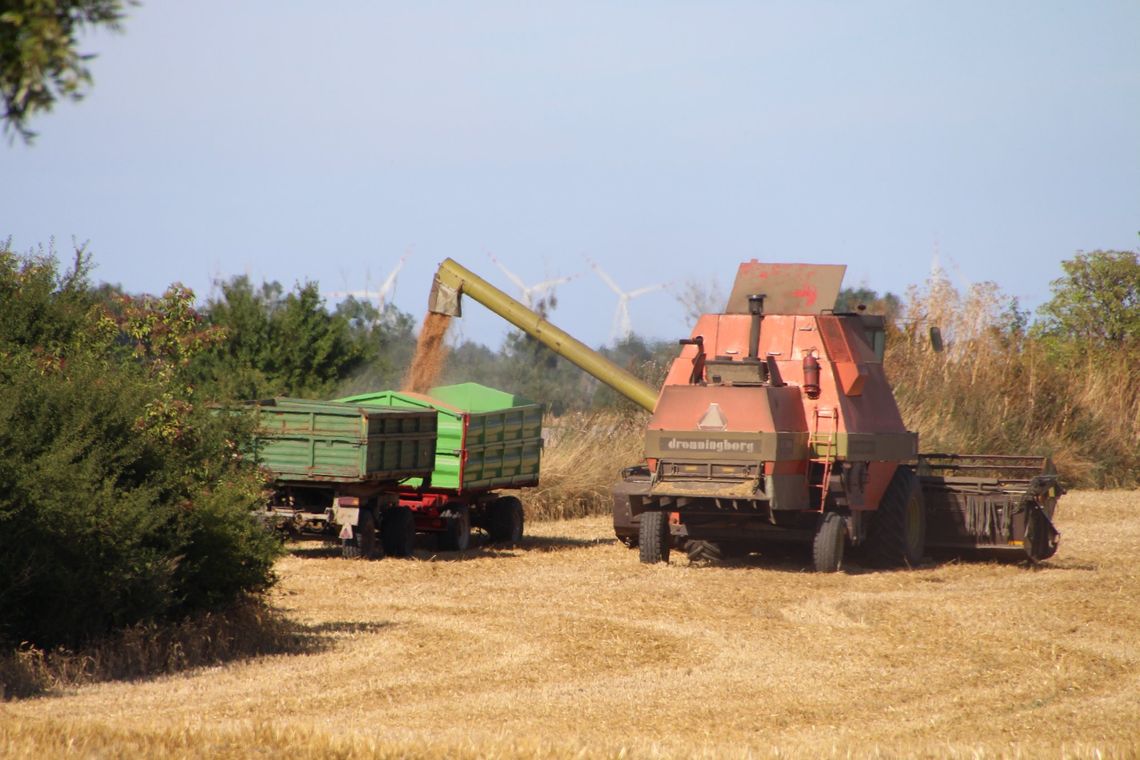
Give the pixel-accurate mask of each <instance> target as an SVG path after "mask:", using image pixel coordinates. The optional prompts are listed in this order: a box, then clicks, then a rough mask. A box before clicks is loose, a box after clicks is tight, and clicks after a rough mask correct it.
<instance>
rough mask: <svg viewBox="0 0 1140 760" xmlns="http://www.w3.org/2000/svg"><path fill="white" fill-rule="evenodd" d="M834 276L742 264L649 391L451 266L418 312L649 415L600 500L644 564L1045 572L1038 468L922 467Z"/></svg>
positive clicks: (924, 458)
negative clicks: (782, 544)
mask: <svg viewBox="0 0 1140 760" xmlns="http://www.w3.org/2000/svg"><path fill="white" fill-rule="evenodd" d="M845 269H846V267H844V266H834V265H810V264H762V263H759V262H757V261H755V260H753V261H751V262H747V263H744V264H741V266H740V269H739V271H738V273H737V276H736V281H735V283H734V285H733V289H732V294H731V295H730V296H729V299H728V304H727V306H726V308H725V310H724V313H721V314H705V315H704V316H702V317H701V318H700V319H699V320H698V321H697V325H696V327H695V328H694V329H693V331H692V334H691V335H690V337H688V338H685V339H683V340H681V341H680V344H681V346H682V348H681V351H680V355H679V356H678V357H677V359H675V360H674V362H673V365H672V368H671V369H670V371H669V374H668V376H667V377H666V380H665V384H664V386H663V387H662V388H661V390H660V391H657V390H654V389H653V388H651V387H650V386H649V385H647V384H646V383H644V382H642V381H641V380H639V379H637V378H636V377H634V376H633V375H631V374H630V373H628V372H626V371H625V370H623V369H621V368H620V367H618V366H616V365H615V364H613V363H612V362H610V361H609V360H608V359H606V358H605V357H603V356H602V355H600V354H598V353H597V352H595V351H593V350H591V349H590V348H588V347H587V346H585V345H584V344H582V343H581V342H579V341H577V340H575V339H574V338H572V337H571V336H569V335H568V334H566V333H565V332H563V331H562V330H560V329H558V328H557V327H555V326H554V325H552V324H550V323H549V322H547V321H546V320H545V319H543V318H542V317H541V316H540V315H538V314H535V313H534V312H532V311H531V310H529V309H527V308H526V307H525V306H523V304H521V303H519V302H518V301H516V300H514V299H512V298H511V297H510V296H508V295H506V294H505V293H503V292H502V291H500V290H498V289H497V288H495V287H494V286H492V285H490V284H489V283H487V282H486V281H485V280H483V279H481V278H480V277H478V276H477V275H475V274H474V273H472V272H470V271H468V270H467V269H465V268H463V267H462V266H460V265H459V264H457V263H456V262H455V261H453V260H451V259H447V260H445V261H444V262H443V263H442V264H441V265H440V267H439V270H438V272H437V273H436V277H435V281H434V283H433V285H432V290H431V296H430V298H429V304H428V308H429V310H430V311H432V312H435V313H439V314H446V315H450V316H459V315H460V301H461V297H462V296H464V295H466V296H468V297H470V298H473V299H475V300H476V301H478V302H479V303H481V304H483V305H484V306H486V307H488V308H489V309H490V310H491V311H493V312H495V313H496V314H498V315H499V316H501V317H503V318H504V319H506V320H507V321H508V322H510V323H512V324H513V325H515V326H516V327H519V328H520V329H522V330H523V331H525V332H526V333H528V334H529V335H531V336H533V337H534V338H536V339H537V340H539V341H541V342H542V343H543V344H545V345H546V346H548V347H549V348H550V349H551V350H553V351H554V352H556V353H558V354H559V355H561V356H563V357H565V358H567V359H569V360H570V361H571V362H573V363H575V364H576V365H578V366H579V367H581V368H582V369H583V370H585V371H586V372H588V373H590V374H591V375H593V376H594V377H596V378H598V379H599V380H601V381H602V382H604V383H606V384H608V385H609V386H611V387H612V388H614V389H615V390H616V391H618V392H620V393H622V394H624V395H625V396H627V397H628V398H630V399H631V400H633V401H634V402H636V403H637V404H639V405H640V406H642V407H644V408H645V409H646V410H648V411H649V412H651V413H652V416H651V418H650V420H649V424H648V428H647V430H646V438H645V461H644V462H643V463H641V464H638V465H635V466H632V467H628V468H626V469H625V470H624V471H623V472H622V477H621V480H620V481H619V482H618V483H617V484H616V485H615V486H614V488H613V497H614V531H615V533H616V534H617V536H618V538H620V539H621V540H622V541H624V542H625V543H626V544H627V545H629V546H631V547H634V546H636V547H638V548H639V551H640V557H641V561H642V562H646V563H653V562H667V561H668V559H669V554H670V549H671V548H673V547H681V548H684V549H685V550H686V551H687V552H688V553H689V555H690V556H691V557H693V558H694V559H715V558H717V557H719V556H723V555H724V554H726V553H737V552H740V553H745V552H748V551H751V550H753V549H756V548H759V547H760V546H761V545H762V544H763V543H764V542H767V541H800V542H803V543H804V544H810V545H811V547H812V558H813V563H814V565H815V568H816V569H817V570H819V571H821V572H833V571H835V570H838V569H839V568H840V567H841V565H842V563H843V558H844V552H845V549H846V547H848V546H850V547H854V548H858V549H861V550H862V551H863V554H864V556H865V557H866V559H867V560H869V561H870V562H871V563H872V564H876V565H879V566H885V567H892V566H903V565H914V564H917V563H918V562H919V561H920V560H921V559H922V557H923V555H924V553H925V551H926V549H927V548H928V547H929V548H944V549H949V550H955V551H962V550H986V551H990V552H998V553H1003V554H1006V555H1012V556H1021V557H1027V558H1028V559H1030V560H1031V561H1035V562H1036V561H1040V560H1043V559H1045V558H1047V557H1050V556H1052V555H1053V553H1054V552H1055V551H1056V549H1057V542H1058V539H1059V535H1060V534H1059V533H1058V532H1057V530H1056V529H1055V528H1054V526H1053V522H1052V516H1053V512H1054V509H1055V507H1056V503H1057V499H1058V497H1059V495H1060V494H1061V492H1062V490H1061V487H1060V485H1059V484H1058V481H1057V476H1056V474H1055V472H1054V470H1053V467H1052V464H1051V462H1050V461H1049V460H1048V459H1047V458H1045V457H1033V456H1017V457H1006V456H996V455H919V454H918V435H917V434H916V433H914V432H911V431H908V430H907V429H906V427H905V425H904V424H903V421H902V417H901V415H900V414H899V410H898V406H897V404H896V403H895V398H894V394H893V391H892V390H891V387H890V384H889V383H888V382H887V378H886V375H885V374H884V372H883V364H882V361H883V349H884V346H885V337H886V331H885V323H884V320H883V318H882V317H879V316H871V315H864V314H841V313H835V312H834V311H833V307H834V304H835V299H836V297H837V295H838V293H839V288H840V284H841V282H842V279H843V273H844V271H845Z"/></svg>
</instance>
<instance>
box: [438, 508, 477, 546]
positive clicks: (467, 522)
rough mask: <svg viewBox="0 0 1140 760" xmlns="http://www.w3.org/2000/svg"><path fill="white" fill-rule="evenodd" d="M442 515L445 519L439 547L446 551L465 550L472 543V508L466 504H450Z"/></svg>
mask: <svg viewBox="0 0 1140 760" xmlns="http://www.w3.org/2000/svg"><path fill="white" fill-rule="evenodd" d="M440 517H442V518H443V520H444V528H443V534H442V535H440V537H439V548H441V549H443V550H444V551H452V552H463V551H467V547H468V546H469V545H470V544H471V510H470V509H468V508H467V505H466V504H448V505H447V509H445V510H444V511H443V513H442V514H441V515H440Z"/></svg>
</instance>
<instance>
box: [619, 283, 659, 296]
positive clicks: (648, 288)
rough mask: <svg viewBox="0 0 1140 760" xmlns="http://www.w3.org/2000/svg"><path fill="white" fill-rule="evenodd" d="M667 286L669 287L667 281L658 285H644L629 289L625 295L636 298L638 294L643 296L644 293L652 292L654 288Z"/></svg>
mask: <svg viewBox="0 0 1140 760" xmlns="http://www.w3.org/2000/svg"><path fill="white" fill-rule="evenodd" d="M667 287H669V283H667V282H663V283H661V284H660V285H646V286H645V287H644V288H638V289H637V290H631V291H629V292H628V293H626V295H627V296H629V297H630V298H637V297H638V296H643V295H645V294H646V293H652V292H653V291H655V290H663V289H665V288H667Z"/></svg>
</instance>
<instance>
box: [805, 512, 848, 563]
mask: <svg viewBox="0 0 1140 760" xmlns="http://www.w3.org/2000/svg"><path fill="white" fill-rule="evenodd" d="M845 532H846V531H845V529H844V525H843V515H841V514H839V513H838V512H827V513H826V514H824V515H822V516H821V517H820V520H819V527H817V528H816V531H815V540H814V541H812V545H811V559H812V564H814V565H815V571H816V572H817V573H834V572H837V571H838V570H839V568H841V567H843V546H844V544H845V543H846V541H845V536H844V534H845Z"/></svg>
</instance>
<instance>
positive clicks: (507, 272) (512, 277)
mask: <svg viewBox="0 0 1140 760" xmlns="http://www.w3.org/2000/svg"><path fill="white" fill-rule="evenodd" d="M487 256H488V258H490V259H491V261H492V262H494V264H495V266H497V267H498V268H499V269H501V270H502V272H503V274H505V275H506V276H507V279H508V280H510V281H511V282H512V283H513V284H514V286H515V287H516V288H518V289H519V290H521V291H522V293H523V298H524V299H525V298H526V295H527V287H526V283H525V282H523V281H522V278H521V277H519V276H518V275H517V274H515V273H514V272H512V271H511V270H509V269H507V267H506V265H504V264H503V262H501V261H499V260H498V259H496V258H495V257H494V256H493V255H492V254H490V253H488V254H487Z"/></svg>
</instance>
